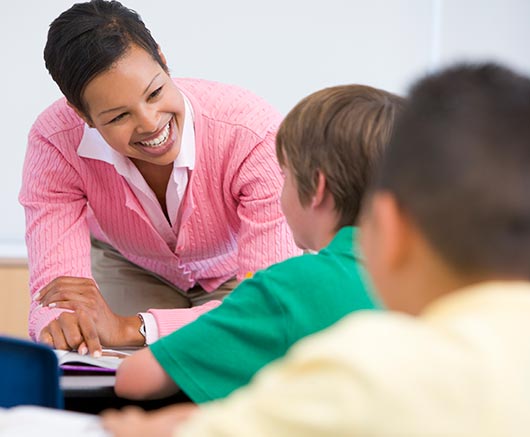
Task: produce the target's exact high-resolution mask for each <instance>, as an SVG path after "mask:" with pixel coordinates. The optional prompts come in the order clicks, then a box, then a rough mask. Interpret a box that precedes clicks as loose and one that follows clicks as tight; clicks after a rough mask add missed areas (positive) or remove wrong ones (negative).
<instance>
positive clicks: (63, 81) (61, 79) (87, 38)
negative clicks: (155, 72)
mask: <svg viewBox="0 0 530 437" xmlns="http://www.w3.org/2000/svg"><path fill="white" fill-rule="evenodd" d="M132 44H136V45H138V46H139V47H141V48H143V49H144V50H146V51H147V52H148V53H149V54H150V55H151V56H152V57H153V59H154V60H155V61H156V62H158V64H160V65H161V66H162V68H163V69H164V70H165V71H166V72H167V71H168V69H167V66H166V65H165V63H164V62H163V60H162V58H161V56H160V53H159V50H158V44H157V43H156V41H155V40H154V38H153V37H152V35H151V32H150V31H149V30H148V29H147V28H146V27H145V24H144V23H143V21H142V19H141V18H140V16H139V15H138V14H137V13H136V12H135V11H133V10H132V9H128V8H126V7H125V6H123V5H122V4H121V3H120V2H118V1H105V0H92V1H89V2H86V3H77V4H75V5H73V6H72V7H71V8H70V9H68V10H66V11H64V12H63V13H62V14H61V15H59V17H57V18H56V19H55V20H54V21H53V22H52V23H51V25H50V29H49V31H48V40H47V42H46V47H45V48H44V61H45V63H46V68H47V69H48V71H49V73H50V74H51V76H52V78H53V80H54V81H55V82H56V83H57V85H59V88H60V89H61V91H62V93H63V94H64V96H65V97H66V99H67V100H68V101H69V102H70V103H71V104H72V105H74V106H75V107H76V108H77V109H79V110H80V111H82V112H83V113H85V114H86V115H88V114H87V111H86V109H87V108H86V107H85V104H84V102H83V92H84V90H85V87H86V85H87V84H88V82H89V81H90V80H91V79H93V78H94V77H95V76H96V75H98V74H100V73H103V72H105V71H107V70H109V69H110V68H111V67H112V66H113V65H114V64H115V63H116V62H117V61H118V60H119V59H120V58H122V57H123V56H124V55H125V54H126V53H127V51H128V50H129V49H130V47H131V45H132Z"/></svg>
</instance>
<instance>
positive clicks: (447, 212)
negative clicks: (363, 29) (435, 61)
mask: <svg viewBox="0 0 530 437" xmlns="http://www.w3.org/2000/svg"><path fill="white" fill-rule="evenodd" d="M376 189H379V190H386V191H389V192H391V193H393V195H394V196H395V198H396V200H397V202H398V204H399V205H400V206H401V208H402V209H403V211H405V213H406V214H408V215H409V216H410V218H411V219H412V220H413V221H414V223H416V225H417V226H418V228H419V229H420V231H421V232H422V233H423V234H424V236H425V237H426V239H427V241H429V242H430V244H431V245H432V247H433V248H434V249H435V250H436V251H437V252H438V253H439V254H440V256H441V257H442V258H443V259H445V260H446V262H447V263H448V265H450V266H451V267H452V268H454V269H455V271H459V272H461V273H465V274H472V275H490V276H491V275H493V276H495V277H497V278H499V279H501V278H503V277H505V278H513V279H516V278H519V279H521V278H530V197H529V193H530V80H529V79H528V78H526V77H523V76H521V75H519V74H517V73H515V72H513V71H511V70H509V69H507V68H504V67H502V66H499V65H496V64H481V65H469V64H467V65H458V66H454V67H451V68H449V69H446V70H444V71H442V72H439V73H438V74H434V75H432V76H430V77H427V78H425V79H423V80H421V81H420V82H419V83H418V84H417V85H416V86H414V87H413V89H412V91H411V93H410V99H409V102H408V105H407V108H406V109H405V111H404V114H403V116H402V117H401V120H400V121H399V122H398V124H397V126H396V129H395V133H394V135H393V138H392V140H391V142H390V145H389V147H388V148H387V150H386V154H385V157H384V159H383V163H382V167H381V172H380V174H379V176H378V178H377V183H376Z"/></svg>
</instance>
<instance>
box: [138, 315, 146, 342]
mask: <svg viewBox="0 0 530 437" xmlns="http://www.w3.org/2000/svg"><path fill="white" fill-rule="evenodd" d="M138 318H139V319H140V328H138V332H139V333H140V334H142V337H143V338H144V346H147V334H146V332H145V321H144V318H143V317H142V315H141V314H138Z"/></svg>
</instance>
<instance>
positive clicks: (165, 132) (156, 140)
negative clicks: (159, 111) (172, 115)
mask: <svg viewBox="0 0 530 437" xmlns="http://www.w3.org/2000/svg"><path fill="white" fill-rule="evenodd" d="M169 125H170V123H168V124H167V125H166V127H165V128H164V130H163V131H162V133H161V134H160V135H159V136H158V137H157V138H154V139H152V140H149V141H139V143H140V144H141V145H142V146H146V147H159V146H161V145H162V144H164V143H165V142H166V140H167V139H168V137H169Z"/></svg>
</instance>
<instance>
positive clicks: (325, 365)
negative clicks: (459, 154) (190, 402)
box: [176, 282, 530, 437]
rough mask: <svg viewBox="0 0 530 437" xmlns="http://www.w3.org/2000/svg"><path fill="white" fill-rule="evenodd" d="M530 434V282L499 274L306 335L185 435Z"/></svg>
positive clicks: (207, 409) (208, 407)
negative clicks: (415, 305)
mask: <svg viewBox="0 0 530 437" xmlns="http://www.w3.org/2000/svg"><path fill="white" fill-rule="evenodd" d="M528 433H530V283H528V282H491V283H485V284H481V285H478V286H474V287H469V288H466V289H463V290H460V291H458V292H455V293H452V294H450V295H447V296H445V297H443V298H442V299H439V300H438V301H437V302H435V303H433V304H432V305H431V306H429V307H428V308H427V309H426V310H425V312H424V313H423V314H422V315H421V317H419V318H414V317H410V316H407V315H403V314H398V313H390V312H388V313H373V312H366V313H365V312H362V313H356V314H354V315H351V316H348V317H346V318H344V319H343V320H342V321H341V322H339V323H338V324H336V325H335V326H334V327H332V328H330V329H328V330H326V331H324V332H322V333H320V334H317V335H313V336H311V337H308V338H307V339H305V340H302V341H300V342H299V343H297V344H296V345H295V346H294V347H293V348H292V349H291V350H290V352H289V354H288V355H287V357H286V358H285V359H282V360H278V361H276V362H275V363H273V364H272V365H269V366H267V367H266V368H265V369H263V370H262V371H261V372H260V373H259V374H258V375H257V376H256V378H255V379H254V380H253V382H252V383H251V384H250V385H249V386H247V387H244V388H242V389H240V390H238V391H236V392H235V393H234V394H233V395H232V396H230V397H229V398H227V399H225V400H223V401H218V402H214V403H210V404H205V405H204V406H202V407H201V411H200V412H199V413H198V414H196V415H195V416H194V417H192V418H191V420H189V421H188V422H187V423H185V424H184V425H183V426H182V427H180V429H179V430H178V431H177V433H176V435H178V436H179V437H181V436H252V437H260V436H275V437H278V436H289V437H292V436H304V437H311V436H333V437H337V436H407V437H411V436H481V437H483V436H503V437H504V436H521V435H526V434H528Z"/></svg>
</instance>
